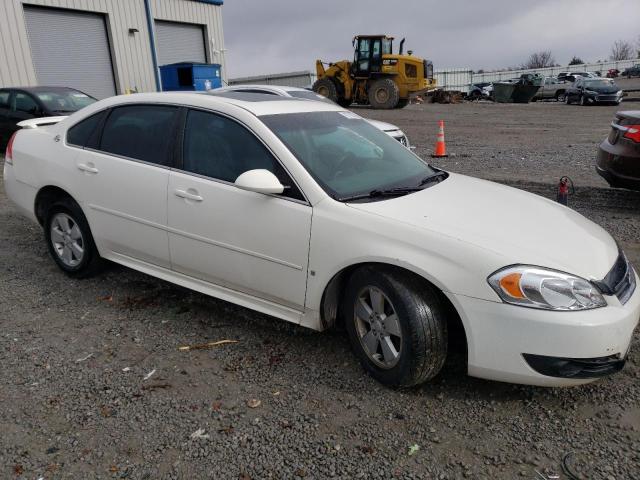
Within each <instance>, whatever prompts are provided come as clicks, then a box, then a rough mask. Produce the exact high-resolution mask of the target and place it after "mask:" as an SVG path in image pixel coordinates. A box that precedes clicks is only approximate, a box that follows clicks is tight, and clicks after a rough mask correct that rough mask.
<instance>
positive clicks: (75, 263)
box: [44, 199, 102, 277]
mask: <svg viewBox="0 0 640 480" xmlns="http://www.w3.org/2000/svg"><path fill="white" fill-rule="evenodd" d="M44 233H45V238H46V241H47V247H48V248H49V253H50V254H51V257H52V258H53V260H54V261H55V262H56V264H57V265H58V267H60V269H61V270H62V271H64V272H65V273H66V274H67V275H69V276H72V277H87V276H89V275H92V274H94V273H96V272H97V271H98V270H99V269H100V267H101V266H102V259H101V258H100V255H99V254H98V250H97V249H96V246H95V243H94V241H93V236H92V235H91V230H90V229H89V224H88V223H87V219H86V218H85V216H84V214H83V213H82V209H81V208H80V206H79V205H78V204H77V203H76V202H74V201H73V200H70V199H63V200H59V201H57V202H56V203H54V204H53V205H51V206H50V207H49V209H48V210H47V215H46V219H45V223H44Z"/></svg>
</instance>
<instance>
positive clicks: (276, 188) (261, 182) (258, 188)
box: [235, 169, 284, 195]
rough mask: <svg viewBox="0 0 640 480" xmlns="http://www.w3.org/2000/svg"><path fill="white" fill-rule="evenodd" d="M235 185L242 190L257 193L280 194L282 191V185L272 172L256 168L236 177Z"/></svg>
mask: <svg viewBox="0 0 640 480" xmlns="http://www.w3.org/2000/svg"><path fill="white" fill-rule="evenodd" d="M235 186H236V187H238V188H241V189H242V190H249V191H250V192H257V193H268V194H269V193H270V194H275V195H277V194H280V193H282V192H284V187H283V186H282V184H281V183H280V180H278V177H276V176H275V175H274V174H273V173H271V172H270V171H269V170H264V169H256V170H248V171H246V172H244V173H243V174H242V175H240V176H239V177H238V178H236V181H235Z"/></svg>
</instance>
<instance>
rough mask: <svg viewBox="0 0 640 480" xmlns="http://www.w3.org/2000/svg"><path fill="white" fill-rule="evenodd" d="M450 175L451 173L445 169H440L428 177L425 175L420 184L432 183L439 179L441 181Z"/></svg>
mask: <svg viewBox="0 0 640 480" xmlns="http://www.w3.org/2000/svg"><path fill="white" fill-rule="evenodd" d="M448 176H449V174H448V173H447V172H445V171H443V170H438V171H437V172H435V173H432V174H431V175H428V176H426V177H424V178H423V179H422V180H421V181H420V186H424V185H426V184H427V183H431V182H434V181H436V180H437V181H439V182H441V181H442V180H444V179H445V178H447V177H448Z"/></svg>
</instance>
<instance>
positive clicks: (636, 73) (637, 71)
mask: <svg viewBox="0 0 640 480" xmlns="http://www.w3.org/2000/svg"><path fill="white" fill-rule="evenodd" d="M620 76H622V77H627V78H631V77H640V63H637V64H635V65H634V66H633V67H629V68H627V69H626V70H625V71H624V72H622V73H621V74H620Z"/></svg>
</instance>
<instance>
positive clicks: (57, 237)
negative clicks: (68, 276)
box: [50, 212, 85, 268]
mask: <svg viewBox="0 0 640 480" xmlns="http://www.w3.org/2000/svg"><path fill="white" fill-rule="evenodd" d="M50 229H51V244H52V245H53V250H54V251H55V252H56V254H57V255H58V257H59V258H60V260H61V261H62V263H64V264H65V265H66V266H67V267H71V268H73V267H77V266H78V265H79V264H80V263H81V262H82V259H83V258H84V252H85V249H84V246H85V243H84V238H83V236H82V231H81V230H80V227H78V224H77V223H76V221H75V220H74V219H73V218H72V217H71V216H70V215H68V214H66V213H63V212H59V213H56V214H55V215H54V217H53V218H52V219H51V227H50Z"/></svg>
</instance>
